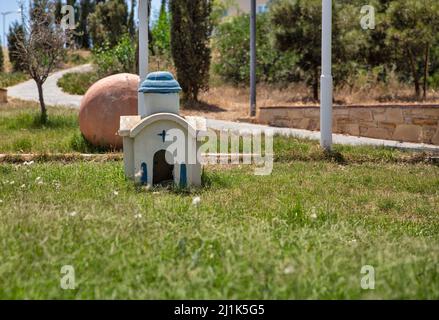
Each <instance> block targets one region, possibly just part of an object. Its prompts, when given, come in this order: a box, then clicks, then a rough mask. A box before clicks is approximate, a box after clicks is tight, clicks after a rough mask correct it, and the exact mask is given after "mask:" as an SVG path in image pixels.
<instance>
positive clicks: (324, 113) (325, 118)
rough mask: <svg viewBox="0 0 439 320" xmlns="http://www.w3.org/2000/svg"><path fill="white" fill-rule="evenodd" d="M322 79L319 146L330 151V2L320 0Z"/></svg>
mask: <svg viewBox="0 0 439 320" xmlns="http://www.w3.org/2000/svg"><path fill="white" fill-rule="evenodd" d="M322 7H323V8H322V77H321V85H320V86H321V89H320V91H321V93H320V133H321V138H320V145H321V146H322V148H323V149H325V150H327V151H330V150H331V149H332V97H333V96H332V95H333V92H332V90H333V79H332V0H322Z"/></svg>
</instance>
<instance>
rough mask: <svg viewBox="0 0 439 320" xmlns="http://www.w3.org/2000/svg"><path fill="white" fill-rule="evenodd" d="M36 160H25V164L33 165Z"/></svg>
mask: <svg viewBox="0 0 439 320" xmlns="http://www.w3.org/2000/svg"><path fill="white" fill-rule="evenodd" d="M34 163H35V162H34V161H25V162H24V163H23V164H24V165H25V166H31V165H33V164H34Z"/></svg>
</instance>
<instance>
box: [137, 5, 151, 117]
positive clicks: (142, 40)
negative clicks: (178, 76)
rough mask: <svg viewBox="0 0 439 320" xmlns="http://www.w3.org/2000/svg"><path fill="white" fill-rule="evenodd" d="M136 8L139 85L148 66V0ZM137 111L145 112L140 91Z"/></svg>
mask: <svg viewBox="0 0 439 320" xmlns="http://www.w3.org/2000/svg"><path fill="white" fill-rule="evenodd" d="M138 8H139V76H140V84H139V85H141V84H142V82H143V81H144V80H145V79H146V77H147V75H148V68H149V65H148V59H149V52H148V48H149V44H148V43H149V39H148V28H149V21H148V1H147V0H140V1H139V7H138ZM138 112H139V115H144V114H145V113H146V105H145V101H144V98H143V94H142V93H139V101H138Z"/></svg>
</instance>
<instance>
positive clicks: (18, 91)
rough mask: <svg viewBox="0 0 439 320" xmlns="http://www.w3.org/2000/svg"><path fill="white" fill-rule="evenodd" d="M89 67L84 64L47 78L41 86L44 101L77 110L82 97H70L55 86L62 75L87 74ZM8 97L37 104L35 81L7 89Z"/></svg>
mask: <svg viewBox="0 0 439 320" xmlns="http://www.w3.org/2000/svg"><path fill="white" fill-rule="evenodd" d="M91 68H92V67H91V65H89V64H86V65H82V66H78V67H74V68H71V69H67V70H62V71H58V72H55V73H53V74H52V75H50V76H49V78H47V80H46V82H45V83H44V85H43V89H44V101H45V102H46V104H47V105H51V106H65V107H70V108H79V106H80V103H81V99H82V96H76V95H70V94H67V93H65V92H63V91H62V90H61V89H60V88H59V87H58V85H57V83H58V80H59V79H60V78H62V76H63V75H65V74H67V73H73V72H87V71H90V70H91ZM8 96H9V97H11V98H17V99H21V100H26V101H36V102H39V98H38V90H37V85H36V84H35V81H33V80H29V81H26V82H23V83H20V84H18V85H16V86H13V87H9V88H8Z"/></svg>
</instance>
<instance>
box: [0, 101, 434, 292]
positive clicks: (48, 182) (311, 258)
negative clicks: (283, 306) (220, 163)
mask: <svg viewBox="0 0 439 320" xmlns="http://www.w3.org/2000/svg"><path fill="white" fill-rule="evenodd" d="M21 111H22V114H26V112H25V111H23V110H21ZM2 112H3V113H2V116H3V115H4V114H5V112H6V111H2ZM27 112H28V111H27ZM54 112H55V109H51V111H50V112H49V114H50V113H52V114H56V113H54ZM58 112H59V114H58V116H59V118H58V122H60V123H64V121H66V122H67V123H70V121H72V123H70V124H69V125H66V127H65V128H64V129H59V132H58V131H56V130H55V131H53V132H52V131H50V130H52V129H50V128H49V129H48V130H49V133H48V134H47V136H48V138H47V139H45V140H46V142H45V143H46V145H45V146H44V145H40V144H39V143H35V146H38V148H37V147H35V150H37V149H39V148H41V150H47V149H50V150H51V151H52V152H53V151H62V150H64V149H63V148H64V147H63V146H65V145H67V144H64V143H61V142H60V143H55V142H56V141H57V140H62V139H63V137H64V136H68V135H69V134H74V133H75V131H76V130H77V128H75V126H74V125H73V122H74V120H73V118H74V114H70V111H68V112H66V111H62V110H59V111H58ZM18 114H21V113H18ZM16 116H17V117H18V115H16ZM16 116H14V115H12V114H9V117H11V118H12V119H16ZM21 117H24V116H23V115H21ZM11 118H10V119H11ZM1 119H3V117H2V118H1ZM17 119H18V118H17ZM62 119H64V120H62ZM68 119H70V120H68ZM10 122H11V123H13V122H14V121H12V120H11V121H10ZM18 123H20V121H17V128H12V129H11V130H10V132H9V134H8V135H7V136H6V137H7V138H6V139H3V140H9V139H11V138H13V137H16V135H17V136H18V135H20V134H27V131H28V130H43V129H41V128H37V129H34V128H33V127H32V125H31V123H32V122H28V125H26V126H25V125H24V124H23V125H22V126H18ZM29 125H30V127H29ZM3 126H4V124H3ZM0 128H1V126H0ZM57 130H58V129H57ZM23 132H24V133H23ZM62 132H67V133H68V134H62ZM34 136H35V139H32V138H31V137H32V136H31V135H29V140H30V141H31V142H32V145H34V142H35V141H34V140H44V131H42V132H40V131H37V134H35V135H34ZM3 140H0V141H2V144H1V145H0V148H5V147H4V146H6V145H8V146H9V144H7V143H5V142H3ZM7 149H8V150H12V149H11V148H9V147H8V148H7ZM65 149H66V150H68V151H71V150H72V149H71V148H69V147H65ZM337 150H338V152H339V153H338V154H336V155H333V156H326V155H324V154H323V153H322V152H321V151H319V149H318V146H317V144H316V143H314V142H308V141H300V140H296V139H292V138H291V139H286V138H276V142H275V152H276V163H275V166H274V170H273V174H272V175H271V176H267V177H258V176H254V175H253V170H252V168H251V167H247V166H241V167H229V166H224V167H217V166H210V167H207V168H205V175H204V186H203V187H202V188H199V189H194V190H191V191H184V190H167V189H155V190H150V191H146V190H143V189H141V188H136V187H135V186H134V185H133V183H132V182H131V181H128V180H126V179H125V177H124V173H123V165H122V163H121V162H105V163H90V162H73V163H61V162H38V163H35V164H34V165H31V166H25V165H17V164H0V261H2V263H1V265H0V279H1V285H0V298H3V299H5V298H12V299H14V298H30V299H35V298H58V299H60V298H65V299H80V298H108V299H114V298H121V299H125V298H128V299H156V298H164V299H168V298H177V299H181V298H185V299H189V298H197V299H198V298H199V299H216V298H217V299H224V298H230V299H232V298H240V299H259V298H261V299H262V298H263V299H294V298H300V299H310V298H319V299H335V298H352V299H370V298H380V299H381V298H402V299H414V298H420V299H423V298H428V299H438V298H439V264H438V262H439V167H437V166H435V165H432V164H427V163H423V161H421V160H419V159H420V157H421V156H420V155H415V154H411V153H406V152H399V151H394V150H390V149H383V148H379V149H375V148H366V147H364V148H353V147H340V146H337ZM196 196H199V197H200V198H201V203H200V205H199V207H196V206H193V205H192V200H193V198H194V197H196ZM64 265H71V266H73V267H74V268H75V273H76V284H77V289H76V290H74V291H64V290H62V289H61V288H60V279H61V276H62V275H61V273H60V270H61V267H62V266H64ZM364 265H371V266H374V267H375V270H376V289H375V290H372V291H364V290H362V289H361V286H360V281H361V278H362V277H363V276H364V275H362V274H361V273H360V271H361V268H362V267H363V266H364Z"/></svg>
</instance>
